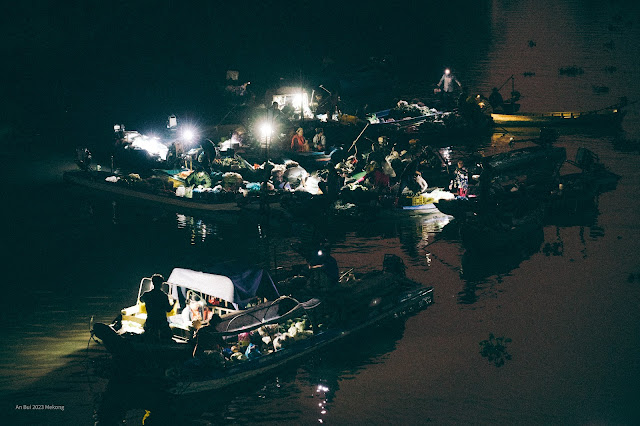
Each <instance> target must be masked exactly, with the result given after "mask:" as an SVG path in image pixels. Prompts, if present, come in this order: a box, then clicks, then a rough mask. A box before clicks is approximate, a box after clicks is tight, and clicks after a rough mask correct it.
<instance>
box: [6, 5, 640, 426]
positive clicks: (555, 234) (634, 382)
mask: <svg viewBox="0 0 640 426" xmlns="http://www.w3.org/2000/svg"><path fill="white" fill-rule="evenodd" d="M491 5H492V6H491V7H490V8H489V11H488V13H487V16H482V17H478V19H482V20H484V22H485V24H486V28H487V30H486V31H488V34H483V37H484V38H485V39H486V40H485V41H484V42H482V43H481V41H478V40H459V39H455V38H453V39H452V42H451V45H447V46H445V48H447V49H450V50H451V51H455V52H456V53H455V54H454V55H453V56H454V57H455V58H456V59H455V60H456V63H455V64H453V65H452V66H455V68H456V69H457V70H458V77H459V78H460V79H462V80H464V82H465V84H467V85H468V86H469V87H474V88H477V89H479V90H481V91H483V92H484V93H485V94H488V92H489V91H490V89H491V87H494V86H499V85H500V84H502V82H504V81H505V80H506V79H507V78H508V77H509V76H510V75H512V74H514V75H515V76H516V89H517V90H518V91H520V92H521V93H522V99H521V104H522V110H523V111H542V110H547V111H548V110H564V109H575V110H592V109H598V108H601V107H605V106H607V105H611V104H614V103H616V102H617V100H618V99H619V97H621V96H627V97H628V98H629V99H630V100H637V99H640V83H638V80H637V79H638V78H640V61H639V60H638V51H640V20H639V19H638V18H639V15H638V8H637V7H635V8H631V9H629V8H628V7H627V6H626V5H625V3H619V2H615V1H612V2H602V3H601V2H581V1H561V2H551V1H522V2H508V1H496V2H492V3H491ZM461 13H462V14H463V15H464V12H461ZM469 18H470V17H469ZM453 40H455V45H454V42H453ZM529 41H532V42H534V43H529ZM480 44H481V48H480V47H479V45H480ZM532 44H534V45H533V46H531V45H532ZM479 49H480V50H479ZM465 58H467V59H465ZM469 58H472V59H469ZM570 66H576V67H581V68H582V69H583V70H584V73H583V74H581V75H577V76H575V77H570V76H566V75H560V74H559V72H558V69H559V68H561V67H570ZM613 67H615V70H613ZM438 72H439V71H436V72H435V73H434V72H431V74H437V73H438ZM525 72H529V73H535V75H533V76H530V77H524V76H523V73H525ZM429 84H433V82H425V87H426V86H427V85H429ZM596 86H597V87H601V86H606V87H608V88H609V91H608V92H607V93H603V91H601V90H596V89H595V87H596ZM507 93H508V91H507ZM639 122H640V120H638V108H637V105H634V106H633V107H632V108H629V112H628V114H627V116H626V117H625V120H624V122H623V129H624V132H623V133H622V134H609V133H604V134H603V133H594V132H588V131H581V130H572V129H565V130H562V131H561V132H560V136H559V138H558V141H557V142H556V145H557V146H561V147H564V148H566V150H567V158H573V157H574V156H575V153H576V151H577V149H578V148H580V147H585V148H588V149H590V150H592V151H593V152H595V153H596V154H597V155H598V156H599V158H600V161H601V162H602V163H604V164H605V165H606V166H607V167H608V168H609V169H611V170H612V171H614V172H616V173H618V174H619V175H621V179H620V181H619V183H618V185H617V187H616V189H615V190H612V191H608V192H605V193H603V194H601V195H600V196H599V197H598V204H597V211H596V212H594V213H593V214H591V215H585V217H575V218H570V220H568V221H566V223H563V224H562V226H555V225H547V226H545V228H544V241H543V242H541V243H540V244H539V245H536V247H534V248H532V249H526V250H525V249H523V248H521V247H514V250H513V252H509V253H508V254H502V255H500V256H490V255H487V256H482V257H480V258H479V257H478V256H470V255H469V254H468V253H466V252H465V250H464V248H463V247H462V245H461V243H460V241H459V238H458V237H457V234H456V232H455V230H453V231H452V230H451V226H446V225H448V218H447V217H446V216H443V215H440V214H427V215H420V214H411V215H407V216H396V217H393V218H386V219H384V218H381V219H377V220H375V221H371V222H366V223H362V222H360V223H356V222H346V223H343V224H330V225H326V224H320V223H318V224H313V223H312V224H306V225H305V224H301V223H290V222H287V221H278V220H274V221H272V222H271V223H270V224H269V225H268V226H266V225H261V224H260V223H259V222H258V220H257V219H256V218H255V217H251V216H246V217H245V216H243V215H225V214H220V215H217V216H206V215H202V216H193V215H190V213H188V212H183V211H177V210H170V209H169V210H168V209H164V208H159V207H156V206H151V205H141V204H138V203H132V202H126V201H122V200H119V199H111V198H109V197H105V196H97V195H96V194H93V193H91V192H89V191H85V190H83V189H80V188H76V187H72V186H68V185H67V184H65V183H63V182H62V172H63V171H64V170H69V169H73V168H74V167H75V166H74V165H73V163H72V161H71V159H72V156H73V152H66V151H65V152H59V151H57V150H55V149H44V150H42V151H40V152H29V153H28V154H29V157H30V158H31V160H29V161H28V162H27V163H26V164H25V161H24V159H23V157H24V155H22V154H21V153H18V154H15V155H14V154H8V155H5V156H4V157H3V158H4V159H5V160H6V161H5V166H6V169H5V172H6V174H5V185H4V188H3V192H4V194H3V208H2V213H1V215H2V216H1V220H2V224H3V225H4V228H5V231H4V238H3V245H4V248H5V250H3V254H2V260H3V261H2V265H3V268H2V271H3V275H4V276H3V281H4V285H3V288H5V290H7V293H6V294H5V305H4V309H3V310H2V319H3V323H4V324H5V332H6V333H5V337H4V338H3V339H2V340H3V344H2V346H0V360H1V361H0V395H1V396H2V404H3V407H2V417H4V418H5V419H7V420H6V421H5V420H2V423H3V424H25V425H26V424H43V425H48V424H61V425H68V424H78V425H89V424H93V423H94V422H95V421H96V413H97V412H98V411H99V409H100V406H101V404H104V403H105V401H113V400H115V401H119V404H120V406H121V407H122V411H123V416H124V418H125V419H126V421H127V424H141V421H142V418H143V416H144V415H145V409H148V410H151V411H152V414H153V411H161V409H160V408H157V407H163V408H166V407H170V408H171V409H172V410H174V412H178V413H180V417H179V419H180V420H179V421H177V422H175V424H193V425H207V424H252V423H260V424H273V425H276V424H277V425H280V424H318V423H327V424H349V425H351V424H425V423H435V424H580V425H584V424H607V425H608V424H615V425H618V424H638V423H639V422H640V408H638V400H640V260H639V259H640V214H639V213H638V212H640V201H639V199H638V198H637V197H636V196H635V195H636V194H637V192H638V190H639V183H640V155H639V151H638V145H637V141H638V139H639V138H640V132H639V131H638V128H639V127H638V123H639ZM111 124H112V123H107V124H106V125H107V126H108V125H111ZM536 132H537V129H533V130H528V131H526V130H522V129H519V130H518V129H509V130H505V131H504V132H501V133H496V134H494V135H492V136H490V137H486V138H482V139H478V140H476V141H474V144H472V145H469V144H465V145H459V144H457V143H456V141H453V140H452V141H451V147H450V152H451V156H452V158H456V157H458V156H464V155H467V154H469V153H471V152H483V153H493V152H500V151H504V150H508V149H510V148H509V146H508V141H509V139H510V138H511V137H514V138H515V140H516V141H517V140H523V139H528V138H531V137H535V136H536ZM518 146H526V143H525V142H523V143H522V144H519V145H518ZM576 171H577V169H576V168H573V167H572V166H571V165H569V164H566V165H565V166H564V168H563V172H564V173H573V172H576ZM312 230H316V231H318V232H321V233H323V234H324V235H325V236H326V238H327V239H328V240H329V241H330V242H331V244H332V247H333V255H334V257H335V258H336V259H337V261H338V264H339V266H340V268H341V269H342V270H344V269H347V268H351V267H354V268H357V269H358V270H361V271H362V270H370V269H376V268H379V267H380V266H381V263H382V259H383V256H384V254H386V253H394V254H397V255H399V256H400V257H401V258H402V259H403V260H404V262H405V264H406V265H407V266H408V272H407V273H408V275H409V276H410V277H411V278H413V279H415V280H417V281H419V282H421V283H423V284H425V285H432V286H434V288H435V303H434V304H433V305H432V306H430V307H428V308H427V309H425V310H423V311H420V312H418V313H416V314H414V315H412V316H410V317H407V318H401V319H397V320H393V321H391V322H389V323H385V324H382V325H381V326H379V327H376V328H374V329H373V330H369V331H367V332H364V333H362V334H358V335H357V336H354V337H353V338H352V339H350V340H348V341H346V342H343V343H341V344H339V345H336V346H333V347H331V348H329V349H326V350H323V351H322V352H320V353H318V354H316V355H314V356H313V357H311V358H309V359H307V360H305V361H304V362H303V363H298V364H294V365H293V366H291V367H290V368H289V369H287V370H285V371H281V372H279V373H278V374H277V375H274V376H270V377H267V378H265V379H262V380H258V381H256V382H252V383H250V384H249V385H248V386H243V387H240V388H237V389H230V390H228V391H226V392H225V393H224V394H212V395H198V396H197V397H195V398H191V399H186V398H184V399H172V400H157V399H154V395H151V394H149V392H148V391H147V390H145V388H144V387H139V386H138V385H141V384H142V383H126V384H117V383H107V381H106V380H105V379H103V378H101V377H99V375H96V374H95V373H96V365H99V362H98V361H100V359H101V356H102V355H101V352H100V350H99V347H98V346H97V345H96V344H95V343H94V342H90V341H89V325H90V321H91V318H93V319H94V320H95V321H101V322H109V321H111V320H112V319H113V318H114V317H115V315H116V314H117V313H118V311H119V310H120V309H121V308H122V307H124V306H129V305H131V304H132V303H134V302H135V298H136V292H137V289H138V284H139V280H140V278H142V277H144V276H150V275H151V274H153V273H156V272H158V273H162V274H164V275H165V276H167V275H168V274H169V273H170V271H171V269H172V268H173V267H192V268H195V269H197V268H198V265H203V264H210V263H215V262H219V261H224V260H229V259H244V260H248V261H253V262H255V263H257V264H260V265H262V266H264V267H269V268H273V266H274V265H277V266H290V265H293V264H297V263H303V259H302V258H301V257H299V256H298V255H297V254H295V253H294V251H293V250H292V249H291V244H294V243H296V242H298V241H300V237H301V236H305V235H308V234H309V233H310V232H312ZM490 334H493V335H494V336H496V337H504V338H509V339H511V341H510V342H509V343H508V344H507V351H508V353H509V354H510V355H511V357H510V359H506V360H505V363H504V365H502V366H497V365H496V364H495V363H494V362H489V361H488V360H487V358H485V357H483V356H482V355H481V354H480V345H479V343H480V342H482V341H484V340H486V339H488V338H489V335H490ZM40 405H45V407H46V406H47V405H48V406H49V408H46V409H37V407H38V406H40ZM25 406H31V409H30V410H27V409H25V408H24V407H25ZM154 424H155V423H154Z"/></svg>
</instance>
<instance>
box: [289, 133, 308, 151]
mask: <svg viewBox="0 0 640 426" xmlns="http://www.w3.org/2000/svg"><path fill="white" fill-rule="evenodd" d="M291 150H292V151H297V152H308V151H309V143H308V142H307V140H306V139H305V138H304V130H302V127H298V130H296V134H295V135H293V138H291Z"/></svg>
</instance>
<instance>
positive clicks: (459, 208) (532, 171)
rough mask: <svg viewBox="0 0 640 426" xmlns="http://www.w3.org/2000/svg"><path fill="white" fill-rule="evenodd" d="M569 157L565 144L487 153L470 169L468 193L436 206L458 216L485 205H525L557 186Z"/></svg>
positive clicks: (444, 211)
mask: <svg viewBox="0 0 640 426" xmlns="http://www.w3.org/2000/svg"><path fill="white" fill-rule="evenodd" d="M565 159H566V150H565V148H563V147H553V146H546V145H545V146H541V145H535V146H531V147H526V148H521V149H515V150H512V151H507V152H503V153H500V154H495V155H491V156H487V157H483V158H482V159H481V161H480V163H481V167H480V168H479V169H478V170H475V171H474V175H471V173H470V176H469V177H470V179H469V188H468V193H467V197H456V198H455V199H450V200H448V199H444V200H441V201H439V202H438V203H436V204H435V207H436V208H437V209H438V210H440V211H441V212H442V213H444V214H447V215H451V216H454V217H458V218H463V217H465V216H467V215H469V214H471V213H475V212H478V211H479V210H480V209H481V208H482V207H484V208H489V207H491V206H492V207H491V208H498V209H507V210H508V209H511V208H518V209H521V208H522V206H523V205H525V204H530V203H531V202H532V201H535V200H538V199H543V198H545V197H546V196H548V194H549V192H550V191H552V190H553V189H554V187H555V186H557V179H558V174H559V170H560V168H561V167H562V164H563V163H564V162H565ZM476 173H477V174H476ZM525 193H526V195H524V194H525Z"/></svg>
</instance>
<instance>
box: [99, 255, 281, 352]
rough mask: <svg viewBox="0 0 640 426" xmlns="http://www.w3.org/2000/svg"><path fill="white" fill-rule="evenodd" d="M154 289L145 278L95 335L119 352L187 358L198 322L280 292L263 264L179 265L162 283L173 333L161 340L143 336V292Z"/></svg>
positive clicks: (100, 326) (225, 313) (277, 294)
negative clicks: (133, 296)
mask: <svg viewBox="0 0 640 426" xmlns="http://www.w3.org/2000/svg"><path fill="white" fill-rule="evenodd" d="M151 288H152V282H151V278H142V280H141V281H140V285H139V287H138V296H137V298H136V303H135V304H134V305H132V306H129V307H127V308H124V309H122V310H121V311H120V313H119V314H118V315H117V317H116V318H115V319H114V320H113V322H111V323H110V324H104V323H95V324H93V325H92V335H95V336H96V337H98V338H99V339H100V340H101V341H102V342H103V343H104V345H105V348H106V349H107V350H108V351H109V352H111V354H113V355H115V356H117V357H131V356H134V355H139V354H142V355H148V354H151V353H160V354H162V356H163V357H165V358H170V359H173V358H185V357H188V356H189V354H190V353H191V351H192V350H193V346H192V344H190V343H192V342H191V339H192V338H193V333H194V331H195V329H196V326H197V324H196V323H195V322H196V321H199V323H200V324H202V323H205V324H206V323H207V322H208V321H209V319H210V318H211V317H212V316H213V315H219V316H225V315H228V314H229V313H235V312H239V311H241V310H243V309H246V307H247V306H250V305H251V304H257V302H262V301H264V300H277V299H278V298H279V297H280V294H279V293H278V290H277V288H276V287H275V284H274V283H273V280H272V279H271V276H270V275H269V273H268V272H267V271H265V270H263V269H261V268H255V267H246V266H240V265H217V266H214V267H211V268H207V269H206V270H204V271H195V270H191V269H186V268H174V269H173V270H172V272H171V275H169V278H168V279H167V281H166V282H165V283H163V286H162V290H163V291H164V292H165V293H167V294H168V295H169V296H170V298H171V300H172V303H173V302H176V303H175V305H174V309H173V311H171V312H169V313H168V314H167V318H168V321H169V326H170V328H171V331H172V336H171V338H170V339H169V338H168V339H167V340H166V341H157V340H153V339H149V338H147V336H145V335H144V328H143V326H144V323H145V321H146V319H147V312H146V308H145V304H144V303H143V302H142V301H141V300H140V299H141V297H142V295H143V294H144V293H145V292H146V291H148V290H150V289H151Z"/></svg>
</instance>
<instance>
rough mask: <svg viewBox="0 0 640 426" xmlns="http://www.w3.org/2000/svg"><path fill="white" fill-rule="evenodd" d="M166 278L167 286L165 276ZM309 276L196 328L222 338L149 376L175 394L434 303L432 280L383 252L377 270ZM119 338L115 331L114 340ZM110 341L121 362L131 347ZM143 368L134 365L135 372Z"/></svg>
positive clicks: (226, 382) (274, 363)
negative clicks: (411, 273)
mask: <svg viewBox="0 0 640 426" xmlns="http://www.w3.org/2000/svg"><path fill="white" fill-rule="evenodd" d="M318 273H319V274H323V272H318ZM310 280H313V276H312V277H311V278H310ZM168 281H169V283H168V284H169V285H171V284H172V283H171V281H172V278H171V277H170V278H169V280H168ZM308 282H309V281H308V280H307V279H306V278H304V277H301V276H297V275H292V276H290V277H289V278H288V279H287V280H284V281H283V282H281V283H279V286H278V292H279V294H282V296H278V297H277V298H275V299H273V300H266V301H264V302H263V303H260V304H257V305H255V306H247V307H245V308H244V309H238V310H230V311H229V312H228V313H226V314H223V315H222V316H221V317H220V322H218V323H217V324H215V325H209V326H206V327H203V328H201V329H200V330H199V331H198V333H204V334H203V335H207V336H209V339H211V340H215V341H216V342H222V343H217V344H216V345H215V346H213V347H209V349H207V347H206V346H205V347H204V349H202V352H201V355H200V356H195V357H193V358H189V357H186V358H185V357H182V358H177V357H173V358H172V359H171V360H170V361H169V362H168V363H165V364H163V368H162V369H161V372H160V373H159V376H158V377H156V378H159V379H161V381H162V382H163V386H164V389H165V390H166V391H167V392H169V393H170V394H174V395H185V394H191V393H198V392H208V391H213V390H218V389H222V388H226V387H228V386H231V385H234V384H238V383H241V382H244V381H247V380H249V379H251V378H254V377H257V376H260V375H263V374H265V373H269V372H271V371H273V370H274V369H277V368H279V367H281V366H283V365H285V364H287V363H290V362H292V361H295V360H300V359H302V358H304V357H305V356H308V355H309V354H311V353H313V352H315V351H317V350H319V349H321V348H324V347H326V346H327V345H330V344H333V343H335V342H337V341H339V340H342V339H345V338H346V337H348V336H352V335H353V334H355V333H356V332H358V331H360V330H362V329H364V328H366V327H370V326H372V325H374V324H377V323H379V322H381V321H383V320H385V319H387V318H392V317H398V316H401V315H403V314H406V313H408V312H412V311H415V310H417V309H421V308H424V307H425V306H428V305H430V304H432V303H433V287H430V286H428V287H427V286H423V285H422V284H420V283H417V282H415V281H413V280H410V279H408V278H407V277H406V276H405V275H404V264H403V263H402V260H401V259H400V258H398V257H397V256H394V255H385V258H384V262H383V269H382V270H380V271H372V272H369V273H366V274H363V275H360V276H356V275H355V274H354V273H353V270H349V271H346V272H344V273H343V274H342V276H341V277H340V281H339V282H338V283H336V284H333V285H331V286H329V287H324V288H318V287H317V286H316V285H314V286H310V285H307V284H305V283H308ZM208 291H210V292H213V290H212V289H208ZM139 292H140V291H139ZM172 294H173V293H172ZM316 296H317V297H316ZM301 300H303V301H302V302H301ZM123 312H124V311H123ZM93 329H94V330H95V331H96V336H97V337H98V338H99V339H100V340H102V341H104V340H103V339H106V340H107V341H108V340H109V339H111V338H113V336H114V331H115V330H114V328H113V327H111V326H106V328H105V325H102V326H100V327H98V328H96V326H94V328H93ZM98 333H99V334H101V336H98ZM126 338H127V337H126V336H120V340H121V341H122V340H123V339H126ZM196 339H197V337H196ZM104 342H105V346H106V345H107V343H106V341H104ZM111 343H112V344H111V349H110V350H111V351H112V354H113V353H115V354H116V358H114V359H118V361H119V364H121V365H123V364H128V361H130V360H131V357H132V352H131V346H130V345H127V346H126V347H125V348H126V350H127V351H128V352H127V351H124V350H118V349H114V348H113V346H114V345H113V342H111ZM193 343H194V342H192V344H191V345H184V344H181V343H179V342H178V341H176V342H174V343H173V344H174V345H176V346H179V345H182V347H188V348H193V346H194V345H193ZM198 345H200V342H198ZM107 349H109V347H108V348H107ZM167 352H168V351H164V352H163V354H166V353H167ZM127 353H129V354H128V355H127ZM151 353H156V354H157V352H151V351H146V352H144V354H145V355H144V356H146V357H144V358H142V359H144V360H147V361H148V360H149V358H150V354H151ZM184 353H186V352H185V351H183V354H184ZM156 370H157V369H156ZM149 372H150V371H149V369H145V368H142V366H140V365H139V364H135V373H134V374H147V373H149ZM154 373H155V374H158V371H154ZM126 374H127V375H129V374H130V373H129V372H127V373H126Z"/></svg>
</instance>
